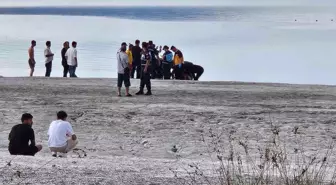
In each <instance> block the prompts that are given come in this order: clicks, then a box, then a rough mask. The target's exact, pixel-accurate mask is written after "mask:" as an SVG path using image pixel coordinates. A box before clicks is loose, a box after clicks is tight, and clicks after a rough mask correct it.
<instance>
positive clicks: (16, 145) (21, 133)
mask: <svg viewBox="0 0 336 185" xmlns="http://www.w3.org/2000/svg"><path fill="white" fill-rule="evenodd" d="M21 121H22V124H19V125H15V126H14V127H13V128H12V130H11V132H10V133H9V137H8V139H9V146H8V150H9V153H10V154H11V155H29V156H34V155H35V154H36V153H37V152H39V151H41V150H42V145H36V144H35V134H34V130H33V129H32V125H33V116H32V115H31V114H28V113H25V114H23V115H22V117H21ZM29 142H30V144H29Z"/></svg>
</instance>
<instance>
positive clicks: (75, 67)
mask: <svg viewBox="0 0 336 185" xmlns="http://www.w3.org/2000/svg"><path fill="white" fill-rule="evenodd" d="M76 69H77V66H74V69H73V70H74V73H73V75H74V77H75V78H77V75H76Z"/></svg>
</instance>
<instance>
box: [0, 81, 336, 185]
mask: <svg viewBox="0 0 336 185" xmlns="http://www.w3.org/2000/svg"><path fill="white" fill-rule="evenodd" d="M138 84H139V83H138V81H136V80H135V81H132V88H131V92H132V93H133V94H134V93H135V92H136V91H137V90H138ZM152 84H153V93H154V96H151V97H146V96H141V97H131V98H126V97H121V98H119V97H117V96H116V95H115V94H116V93H115V89H116V80H115V79H63V78H50V79H47V78H0V94H1V96H0V105H1V106H0V107H1V108H0V118H1V119H0V121H1V122H0V156H1V157H0V171H1V175H0V184H18V183H19V182H21V181H22V183H21V184H25V183H28V184H118V185H120V184H128V185H130V184H152V185H154V184H175V182H176V179H174V176H173V173H172V172H171V171H170V170H169V169H170V168H174V169H176V168H180V169H183V168H184V167H186V165H187V164H191V163H199V164H200V165H203V166H205V170H206V168H210V167H211V165H210V164H211V160H210V159H209V158H208V157H206V155H205V153H206V151H207V150H206V147H205V146H204V145H203V144H202V142H201V134H202V133H208V131H209V129H212V130H214V131H216V132H223V134H224V136H225V135H227V134H228V133H232V132H234V135H235V137H236V139H239V140H247V141H248V142H249V143H250V144H251V150H252V151H254V150H255V151H256V150H257V145H266V144H267V142H268V141H269V135H270V134H271V126H270V125H271V124H270V123H271V122H272V123H273V124H274V125H276V126H278V127H279V128H280V131H281V134H280V135H282V136H284V137H283V138H284V139H285V142H286V147H287V148H288V150H291V149H292V148H293V147H294V145H295V143H294V142H293V134H292V130H293V128H294V127H299V135H300V137H302V138H304V139H303V146H304V147H305V150H306V151H307V152H308V153H314V152H316V151H318V150H325V149H327V148H328V145H329V144H330V142H329V141H332V140H333V139H334V140H335V139H336V128H335V121H336V118H335V110H336V102H335V100H336V97H335V93H336V87H334V86H317V85H288V84H257V83H240V82H191V81H189V82H187V81H181V82H177V81H153V82H152ZM59 110H65V111H66V112H68V114H69V117H70V118H69V121H70V122H71V123H72V124H73V128H74V131H75V132H76V134H77V135H78V138H79V141H80V143H79V145H78V148H80V149H83V150H85V152H86V153H87V156H86V157H84V156H83V155H82V156H83V158H78V156H77V155H76V154H69V155H68V158H66V159H60V158H57V159H54V158H52V157H51V155H50V153H49V151H48V148H47V129H48V127H49V124H50V122H51V121H52V120H53V119H55V114H56V112H57V111H59ZM25 112H29V113H31V114H33V116H34V125H33V128H34V130H35V135H36V142H37V143H42V144H43V146H44V149H43V150H42V152H41V153H38V154H37V155H36V156H35V157H21V156H17V157H13V156H10V155H9V153H8V151H7V146H8V140H7V138H8V134H9V131H10V129H11V127H12V126H14V125H15V124H19V123H20V116H21V114H22V113H25ZM205 135H206V134H205ZM225 142H226V141H224V143H225ZM174 145H176V146H177V148H178V151H177V152H176V153H174V152H172V151H171V149H172V147H173V146H174ZM177 156H179V160H177ZM11 160H12V162H11V165H10V166H8V165H6V164H7V163H8V162H9V161H11ZM331 162H336V160H335V156H334V155H332V156H331ZM18 174H19V175H18ZM19 176H20V177H19Z"/></svg>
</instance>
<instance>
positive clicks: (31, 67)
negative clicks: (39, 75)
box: [28, 59, 35, 77]
mask: <svg viewBox="0 0 336 185" xmlns="http://www.w3.org/2000/svg"><path fill="white" fill-rule="evenodd" d="M28 64H29V68H30V73H29V76H30V77H32V76H33V75H34V70H35V64H34V62H33V61H32V60H30V59H29V60H28Z"/></svg>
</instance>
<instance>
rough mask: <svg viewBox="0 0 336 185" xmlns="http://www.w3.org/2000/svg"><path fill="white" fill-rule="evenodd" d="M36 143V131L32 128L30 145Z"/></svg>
mask: <svg viewBox="0 0 336 185" xmlns="http://www.w3.org/2000/svg"><path fill="white" fill-rule="evenodd" d="M35 145H36V143H35V133H34V130H33V129H31V131H30V146H35Z"/></svg>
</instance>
